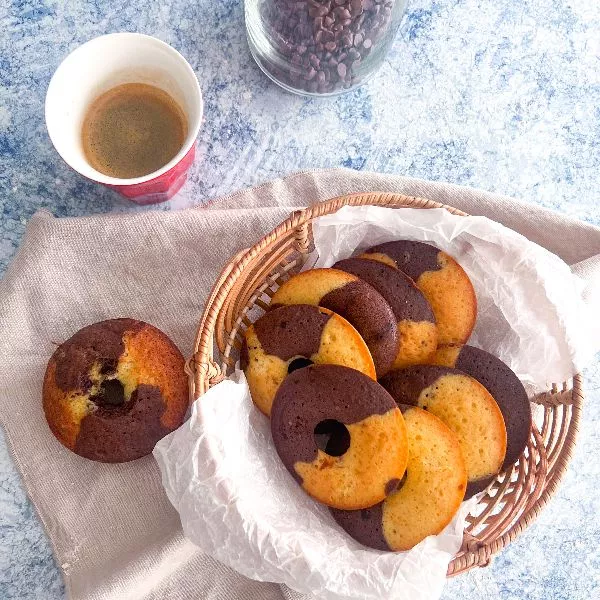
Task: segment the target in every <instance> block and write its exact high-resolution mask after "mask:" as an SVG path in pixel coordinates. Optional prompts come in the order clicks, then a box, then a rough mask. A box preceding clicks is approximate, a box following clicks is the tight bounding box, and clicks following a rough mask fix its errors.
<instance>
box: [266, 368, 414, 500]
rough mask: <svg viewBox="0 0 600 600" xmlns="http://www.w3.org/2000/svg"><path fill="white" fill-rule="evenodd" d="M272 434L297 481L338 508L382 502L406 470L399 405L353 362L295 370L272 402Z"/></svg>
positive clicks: (320, 498)
mask: <svg viewBox="0 0 600 600" xmlns="http://www.w3.org/2000/svg"><path fill="white" fill-rule="evenodd" d="M271 432H272V434H273V441H274V443H275V448H276V450H277V453H278V454H279V457H280V458H281V460H282V462H283V464H284V465H285V467H286V468H287V470H288V471H289V472H290V473H291V475H292V476H293V477H294V479H296V481H297V482H298V483H299V484H300V485H301V486H302V488H303V489H304V490H305V491H306V492H307V493H308V494H309V495H310V496H312V497H313V498H315V499H316V500H318V501H319V502H322V503H323V504H326V505H328V506H332V507H334V508H342V509H345V510H354V509H359V508H367V507H369V506H373V505H375V504H377V503H378V502H381V501H382V500H383V499H384V498H385V497H386V496H387V495H388V494H390V493H391V492H392V491H394V490H395V489H396V487H397V485H398V483H399V482H400V479H401V478H402V476H403V475H404V471H405V469H406V462H407V454H408V443H407V438H406V426H405V424H404V419H403V417H402V413H401V412H400V409H399V408H398V407H397V406H396V404H395V402H394V400H393V398H391V396H390V395H389V394H388V393H387V392H386V391H385V390H384V389H383V388H382V387H381V386H380V385H379V384H378V383H377V382H376V381H373V380H372V379H370V378H369V377H366V376H365V375H363V374H362V373H360V372H359V371H356V370H355V369H349V368H348V367H342V366H339V365H313V366H310V367H306V368H305V369H299V370H297V371H294V372H293V373H291V374H290V375H288V377H287V378H286V379H285V380H284V382H283V383H282V384H281V386H280V387H279V390H278V391H277V395H276V396H275V401H274V402H273V409H272V411H271Z"/></svg>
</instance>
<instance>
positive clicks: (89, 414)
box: [43, 319, 188, 463]
mask: <svg viewBox="0 0 600 600" xmlns="http://www.w3.org/2000/svg"><path fill="white" fill-rule="evenodd" d="M184 362H185V361H184V358H183V356H182V355H181V352H179V350H178V349H177V347H176V346H175V344H173V342H172V341H171V340H170V339H169V338H168V337H167V336H166V335H165V334H164V333H163V332H162V331H160V330H159V329H157V328H156V327H153V326H152V325H149V324H148V323H144V322H142V321H136V320H134V319H113V320H110V321H102V322H100V323H95V324H93V325H89V326H88V327H84V328H83V329H81V330H80V331H78V332H77V333H76V334H75V335H74V336H73V337H71V338H70V339H68V340H67V341H66V342H64V343H63V344H61V345H60V346H59V347H58V348H57V349H56V351H55V352H54V354H53V355H52V357H51V358H50V361H49V362H48V366H47V368H46V375H45V377H44V386H43V407H44V413H45V415H46V420H47V421H48V425H49V426H50V430H51V431H52V433H53V434H54V435H55V436H56V438H57V439H58V441H59V442H61V444H63V445H64V446H66V447H67V448H69V450H72V451H73V452H75V453H77V454H79V455H80V456H83V457H84V458H89V459H91V460H96V461H101V462H109V463H116V462H126V461H130V460H135V459H136V458H140V457H142V456H145V455H146V454H149V453H150V452H152V449H153V448H154V445H155V444H156V442H158V440H160V439H161V438H162V437H164V436H165V435H167V434H168V433H170V432H171V431H173V430H174V429H176V428H177V427H179V426H180V425H181V424H182V423H183V420H184V417H185V414H186V411H187V408H188V381H187V376H186V375H185V372H184Z"/></svg>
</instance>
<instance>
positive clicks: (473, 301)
mask: <svg viewBox="0 0 600 600" xmlns="http://www.w3.org/2000/svg"><path fill="white" fill-rule="evenodd" d="M361 258H370V259H373V260H379V261H382V262H385V263H386V264H388V265H391V266H394V267H396V268H398V269H400V271H402V272H403V273H406V274H407V275H408V276H409V277H410V278H411V279H412V280H413V281H414V282H415V283H416V284H417V287H418V288H419V289H420V290H421V291H422V292H423V294H424V295H425V297H426V298H427V300H429V303H430V304H431V308H432V309H433V314H434V315H435V319H436V322H437V326H438V331H439V344H440V345H441V344H464V343H465V342H466V341H467V340H468V339H469V336H470V335H471V331H473V327H474V326H475V320H476V318H477V298H476V296H475V290H474V289H473V284H472V283H471V280H470V279H469V277H468V275H467V274H466V273H465V272H464V270H463V268H462V267H461V266H460V265H459V264H458V263H457V262H456V261H455V260H454V259H453V258H452V257H451V256H450V255H448V254H446V253H445V252H442V251H441V250H439V249H438V248H435V247H434V246H431V245H429V244H424V243H423V242H411V241H408V240H400V241H396V242H388V243H386V244H380V245H379V246H374V247H373V248H370V249H369V250H367V251H366V252H365V253H364V254H362V255H361Z"/></svg>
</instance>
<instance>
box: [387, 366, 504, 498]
mask: <svg viewBox="0 0 600 600" xmlns="http://www.w3.org/2000/svg"><path fill="white" fill-rule="evenodd" d="M381 385H383V387H385V389H386V390H387V391H388V392H389V393H390V394H391V395H392V397H393V398H394V400H396V402H397V403H398V404H407V405H411V406H418V407H419V408H422V409H423V410H427V411H429V412H431V413H432V414H434V415H435V416H436V417H439V418H440V419H441V420H442V421H443V422H444V423H445V424H446V425H447V426H448V427H449V428H450V429H451V430H452V431H453V432H454V433H455V434H456V435H457V437H458V441H459V443H460V447H461V450H462V452H463V456H464V458H465V464H466V466H467V477H468V484H467V491H466V494H465V498H470V497H471V496H473V495H474V494H476V493H477V492H478V491H481V490H482V489H485V487H487V485H488V484H489V483H490V482H491V481H492V480H493V479H494V478H495V477H496V475H497V474H498V473H499V472H500V469H501V468H502V464H503V462H504V457H505V455H506V427H505V425H504V418H503V417H502V412H501V411H500V408H499V407H498V404H497V403H496V401H495V400H494V398H493V397H492V395H491V394H490V393H489V392H488V391H487V390H486V389H485V387H484V386H483V385H481V383H479V382H478V381H476V380H475V379H473V378H472V377H469V376H468V375H466V374H465V373H463V372H462V371H459V370H458V369H450V368H447V367H437V366H432V365H419V366H413V367H408V368H406V369H400V370H399V371H392V372H391V373H388V374H387V375H386V376H385V377H383V379H381Z"/></svg>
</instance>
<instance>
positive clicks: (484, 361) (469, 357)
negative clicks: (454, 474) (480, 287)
mask: <svg viewBox="0 0 600 600" xmlns="http://www.w3.org/2000/svg"><path fill="white" fill-rule="evenodd" d="M430 362H431V364H434V365H440V366H445V367H455V368H457V369H460V370H461V371H462V372H463V373H466V374H467V375H470V376H471V377H473V379H476V380H477V381H479V383H481V385H483V386H485V388H486V389H487V391H488V392H489V393H490V394H491V395H492V396H493V397H494V400H495V401H496V402H497V403H498V406H499V407H500V411H501V412H502V416H503V417H504V423H505V425H506V456H505V458H504V463H503V465H502V470H503V471H504V470H506V469H508V468H509V467H510V466H512V465H514V464H515V463H516V462H517V460H519V457H520V456H521V454H522V453H523V451H524V450H525V448H526V446H527V442H528V440H529V436H530V434H531V423H532V416H531V403H530V402H529V398H528V397H527V392H526V391H525V388H524V387H523V384H522V383H521V381H520V380H519V378H518V377H517V376H516V375H515V373H514V372H513V371H512V369H511V368H510V367H509V366H508V365H506V364H505V363H503V362H502V361H501V360H500V359H499V358H497V357H495V356H494V355H493V354H490V353H489V352H486V351H485V350H480V349H479V348H475V347H474V346H440V347H439V348H438V349H437V351H436V353H435V354H434V356H433V357H432V358H431V361H430ZM481 489H484V488H481ZM478 491H479V490H478Z"/></svg>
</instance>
